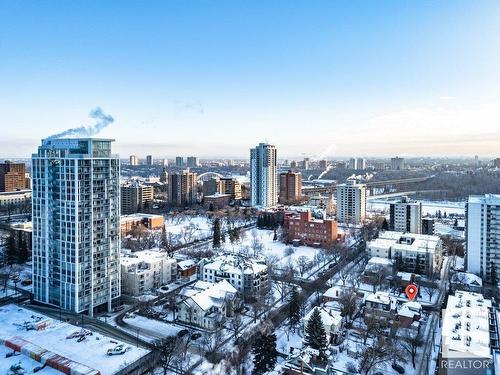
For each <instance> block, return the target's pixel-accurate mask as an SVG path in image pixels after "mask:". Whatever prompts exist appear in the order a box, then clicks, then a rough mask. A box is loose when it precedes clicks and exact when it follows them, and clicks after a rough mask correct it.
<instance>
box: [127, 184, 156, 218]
mask: <svg viewBox="0 0 500 375" xmlns="http://www.w3.org/2000/svg"><path fill="white" fill-rule="evenodd" d="M120 190H121V206H122V214H123V215H128V214H134V213H136V212H139V211H141V210H142V209H143V208H144V207H146V206H147V205H149V204H150V203H152V202H153V198H154V187H153V186H150V185H143V184H141V183H140V182H139V181H130V182H128V183H126V184H124V185H122V186H121V187H120Z"/></svg>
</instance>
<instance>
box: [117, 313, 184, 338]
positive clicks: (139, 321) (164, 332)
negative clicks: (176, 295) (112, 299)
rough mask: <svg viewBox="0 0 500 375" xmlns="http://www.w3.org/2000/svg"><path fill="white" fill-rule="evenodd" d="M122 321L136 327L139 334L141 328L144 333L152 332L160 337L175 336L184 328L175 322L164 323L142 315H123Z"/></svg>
mask: <svg viewBox="0 0 500 375" xmlns="http://www.w3.org/2000/svg"><path fill="white" fill-rule="evenodd" d="M123 321H124V322H125V323H128V324H130V325H131V326H133V327H135V328H136V329H138V330H139V334H141V330H143V331H144V332H143V334H144V335H148V334H150V333H154V334H156V335H158V336H162V337H167V336H175V335H176V334H177V333H178V332H179V331H180V330H182V329H184V327H181V326H178V325H176V324H172V323H164V322H161V321H159V320H155V319H149V318H146V317H144V316H141V315H135V314H134V315H133V316H131V317H130V318H127V317H125V318H124V319H123ZM148 336H150V335H148ZM156 338H158V337H156ZM153 339H154V338H153ZM153 341H154V340H153Z"/></svg>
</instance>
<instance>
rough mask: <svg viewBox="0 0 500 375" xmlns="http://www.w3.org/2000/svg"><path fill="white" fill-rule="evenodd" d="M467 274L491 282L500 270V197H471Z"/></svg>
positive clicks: (467, 235) (468, 203) (466, 234)
mask: <svg viewBox="0 0 500 375" xmlns="http://www.w3.org/2000/svg"><path fill="white" fill-rule="evenodd" d="M465 216H466V221H465V239H466V243H467V245H466V253H465V263H466V267H467V271H468V272H471V273H474V274H476V275H478V276H480V277H482V278H483V279H486V280H488V281H491V278H490V277H491V266H492V264H495V266H496V269H497V272H499V271H498V270H500V195H493V194H486V195H471V196H470V197H469V200H468V202H467V205H466V209H465Z"/></svg>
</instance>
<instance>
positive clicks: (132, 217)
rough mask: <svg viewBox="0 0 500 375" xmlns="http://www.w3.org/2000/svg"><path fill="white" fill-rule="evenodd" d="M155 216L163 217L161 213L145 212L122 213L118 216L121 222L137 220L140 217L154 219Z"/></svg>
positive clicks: (140, 218)
mask: <svg viewBox="0 0 500 375" xmlns="http://www.w3.org/2000/svg"><path fill="white" fill-rule="evenodd" d="M155 218H158V219H159V218H163V216H162V215H156V214H145V213H135V214H130V215H122V216H121V217H120V221H121V222H126V221H137V220H142V219H155Z"/></svg>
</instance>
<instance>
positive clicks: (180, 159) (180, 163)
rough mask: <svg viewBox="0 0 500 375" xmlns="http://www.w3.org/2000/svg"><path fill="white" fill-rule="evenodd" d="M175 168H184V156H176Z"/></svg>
mask: <svg viewBox="0 0 500 375" xmlns="http://www.w3.org/2000/svg"><path fill="white" fill-rule="evenodd" d="M175 166H176V167H177V168H184V158H183V157H182V156H176V158H175Z"/></svg>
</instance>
